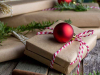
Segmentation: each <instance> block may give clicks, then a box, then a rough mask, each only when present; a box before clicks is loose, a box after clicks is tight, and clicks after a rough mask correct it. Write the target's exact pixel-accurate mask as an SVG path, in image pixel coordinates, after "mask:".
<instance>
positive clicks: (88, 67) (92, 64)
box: [83, 39, 100, 75]
mask: <svg viewBox="0 0 100 75" xmlns="http://www.w3.org/2000/svg"><path fill="white" fill-rule="evenodd" d="M97 70H98V71H99V72H100V39H99V40H97V44H96V46H95V47H94V48H93V50H92V51H91V52H90V53H89V54H88V56H87V57H86V58H85V59H84V60H83V73H84V74H86V75H88V74H89V72H91V73H92V74H93V71H96V72H97Z"/></svg>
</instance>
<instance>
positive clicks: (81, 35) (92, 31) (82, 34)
mask: <svg viewBox="0 0 100 75" xmlns="http://www.w3.org/2000/svg"><path fill="white" fill-rule="evenodd" d="M90 32H91V33H90ZM87 33H89V34H87ZM93 33H94V30H88V31H84V32H83V33H79V34H78V35H76V37H77V38H79V37H87V36H90V35H92V34H93ZM85 34H87V35H85Z"/></svg>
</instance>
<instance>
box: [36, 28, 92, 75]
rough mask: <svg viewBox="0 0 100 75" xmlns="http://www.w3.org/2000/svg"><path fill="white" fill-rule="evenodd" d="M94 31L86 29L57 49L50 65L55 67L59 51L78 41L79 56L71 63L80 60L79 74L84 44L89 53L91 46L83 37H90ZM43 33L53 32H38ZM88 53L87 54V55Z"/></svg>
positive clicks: (38, 33)
mask: <svg viewBox="0 0 100 75" xmlns="http://www.w3.org/2000/svg"><path fill="white" fill-rule="evenodd" d="M46 29H50V30H54V29H53V28H51V27H46ZM93 33H94V30H88V31H84V32H82V33H79V34H77V35H76V36H75V39H74V40H72V41H70V42H68V43H66V44H65V45H64V46H63V47H61V48H60V49H59V50H58V51H56V52H55V53H54V55H53V57H52V60H51V63H50V67H51V68H53V64H54V61H55V58H56V56H57V55H58V53H60V51H62V50H63V49H64V48H66V47H67V46H69V45H70V44H71V43H72V42H73V41H78V42H79V43H80V46H79V51H78V54H77V57H76V59H75V61H73V62H71V63H70V65H73V64H75V63H76V62H77V61H78V60H79V63H78V69H77V74H78V75H79V67H80V63H81V60H82V55H83V50H84V47H83V46H84V45H85V46H86V48H87V54H88V53H89V46H88V45H87V44H86V43H85V42H84V41H83V40H82V37H88V36H90V35H92V34H93ZM42 34H53V32H47V31H42V32H37V35H42ZM87 54H86V56H87ZM86 56H85V57H86Z"/></svg>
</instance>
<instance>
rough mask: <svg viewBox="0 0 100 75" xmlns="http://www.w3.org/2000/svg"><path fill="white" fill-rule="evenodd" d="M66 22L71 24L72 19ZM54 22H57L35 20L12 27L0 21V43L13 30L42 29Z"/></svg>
mask: <svg viewBox="0 0 100 75" xmlns="http://www.w3.org/2000/svg"><path fill="white" fill-rule="evenodd" d="M57 21H58V20H57ZM57 21H56V22H57ZM65 22H66V23H69V24H71V20H65ZM54 23H55V22H50V21H46V22H44V21H43V22H42V23H38V22H35V21H33V22H31V23H29V24H28V25H26V26H24V25H22V26H18V27H17V28H12V27H9V26H6V25H5V24H4V23H3V22H1V21H0V43H2V41H4V40H5V39H6V38H7V37H8V36H11V35H12V31H16V32H17V33H21V32H24V31H28V32H30V31H33V30H34V29H40V30H42V29H44V28H45V27H49V26H51V25H52V24H54Z"/></svg>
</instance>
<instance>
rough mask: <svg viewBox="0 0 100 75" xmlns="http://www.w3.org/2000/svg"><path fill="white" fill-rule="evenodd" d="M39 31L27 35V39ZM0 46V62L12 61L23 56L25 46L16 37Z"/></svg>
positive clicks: (10, 38) (8, 39)
mask: <svg viewBox="0 0 100 75" xmlns="http://www.w3.org/2000/svg"><path fill="white" fill-rule="evenodd" d="M38 31H39V30H35V31H34V32H30V33H28V34H27V35H26V36H27V37H28V38H31V37H33V36H34V35H36V33H37V32H38ZM1 45H2V46H0V62H4V61H8V60H13V59H16V58H19V57H21V56H23V55H24V53H23V52H24V50H25V45H24V44H23V43H22V42H20V40H18V39H17V38H16V37H13V36H11V37H9V38H7V39H6V40H5V41H3V42H2V43H1Z"/></svg>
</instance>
